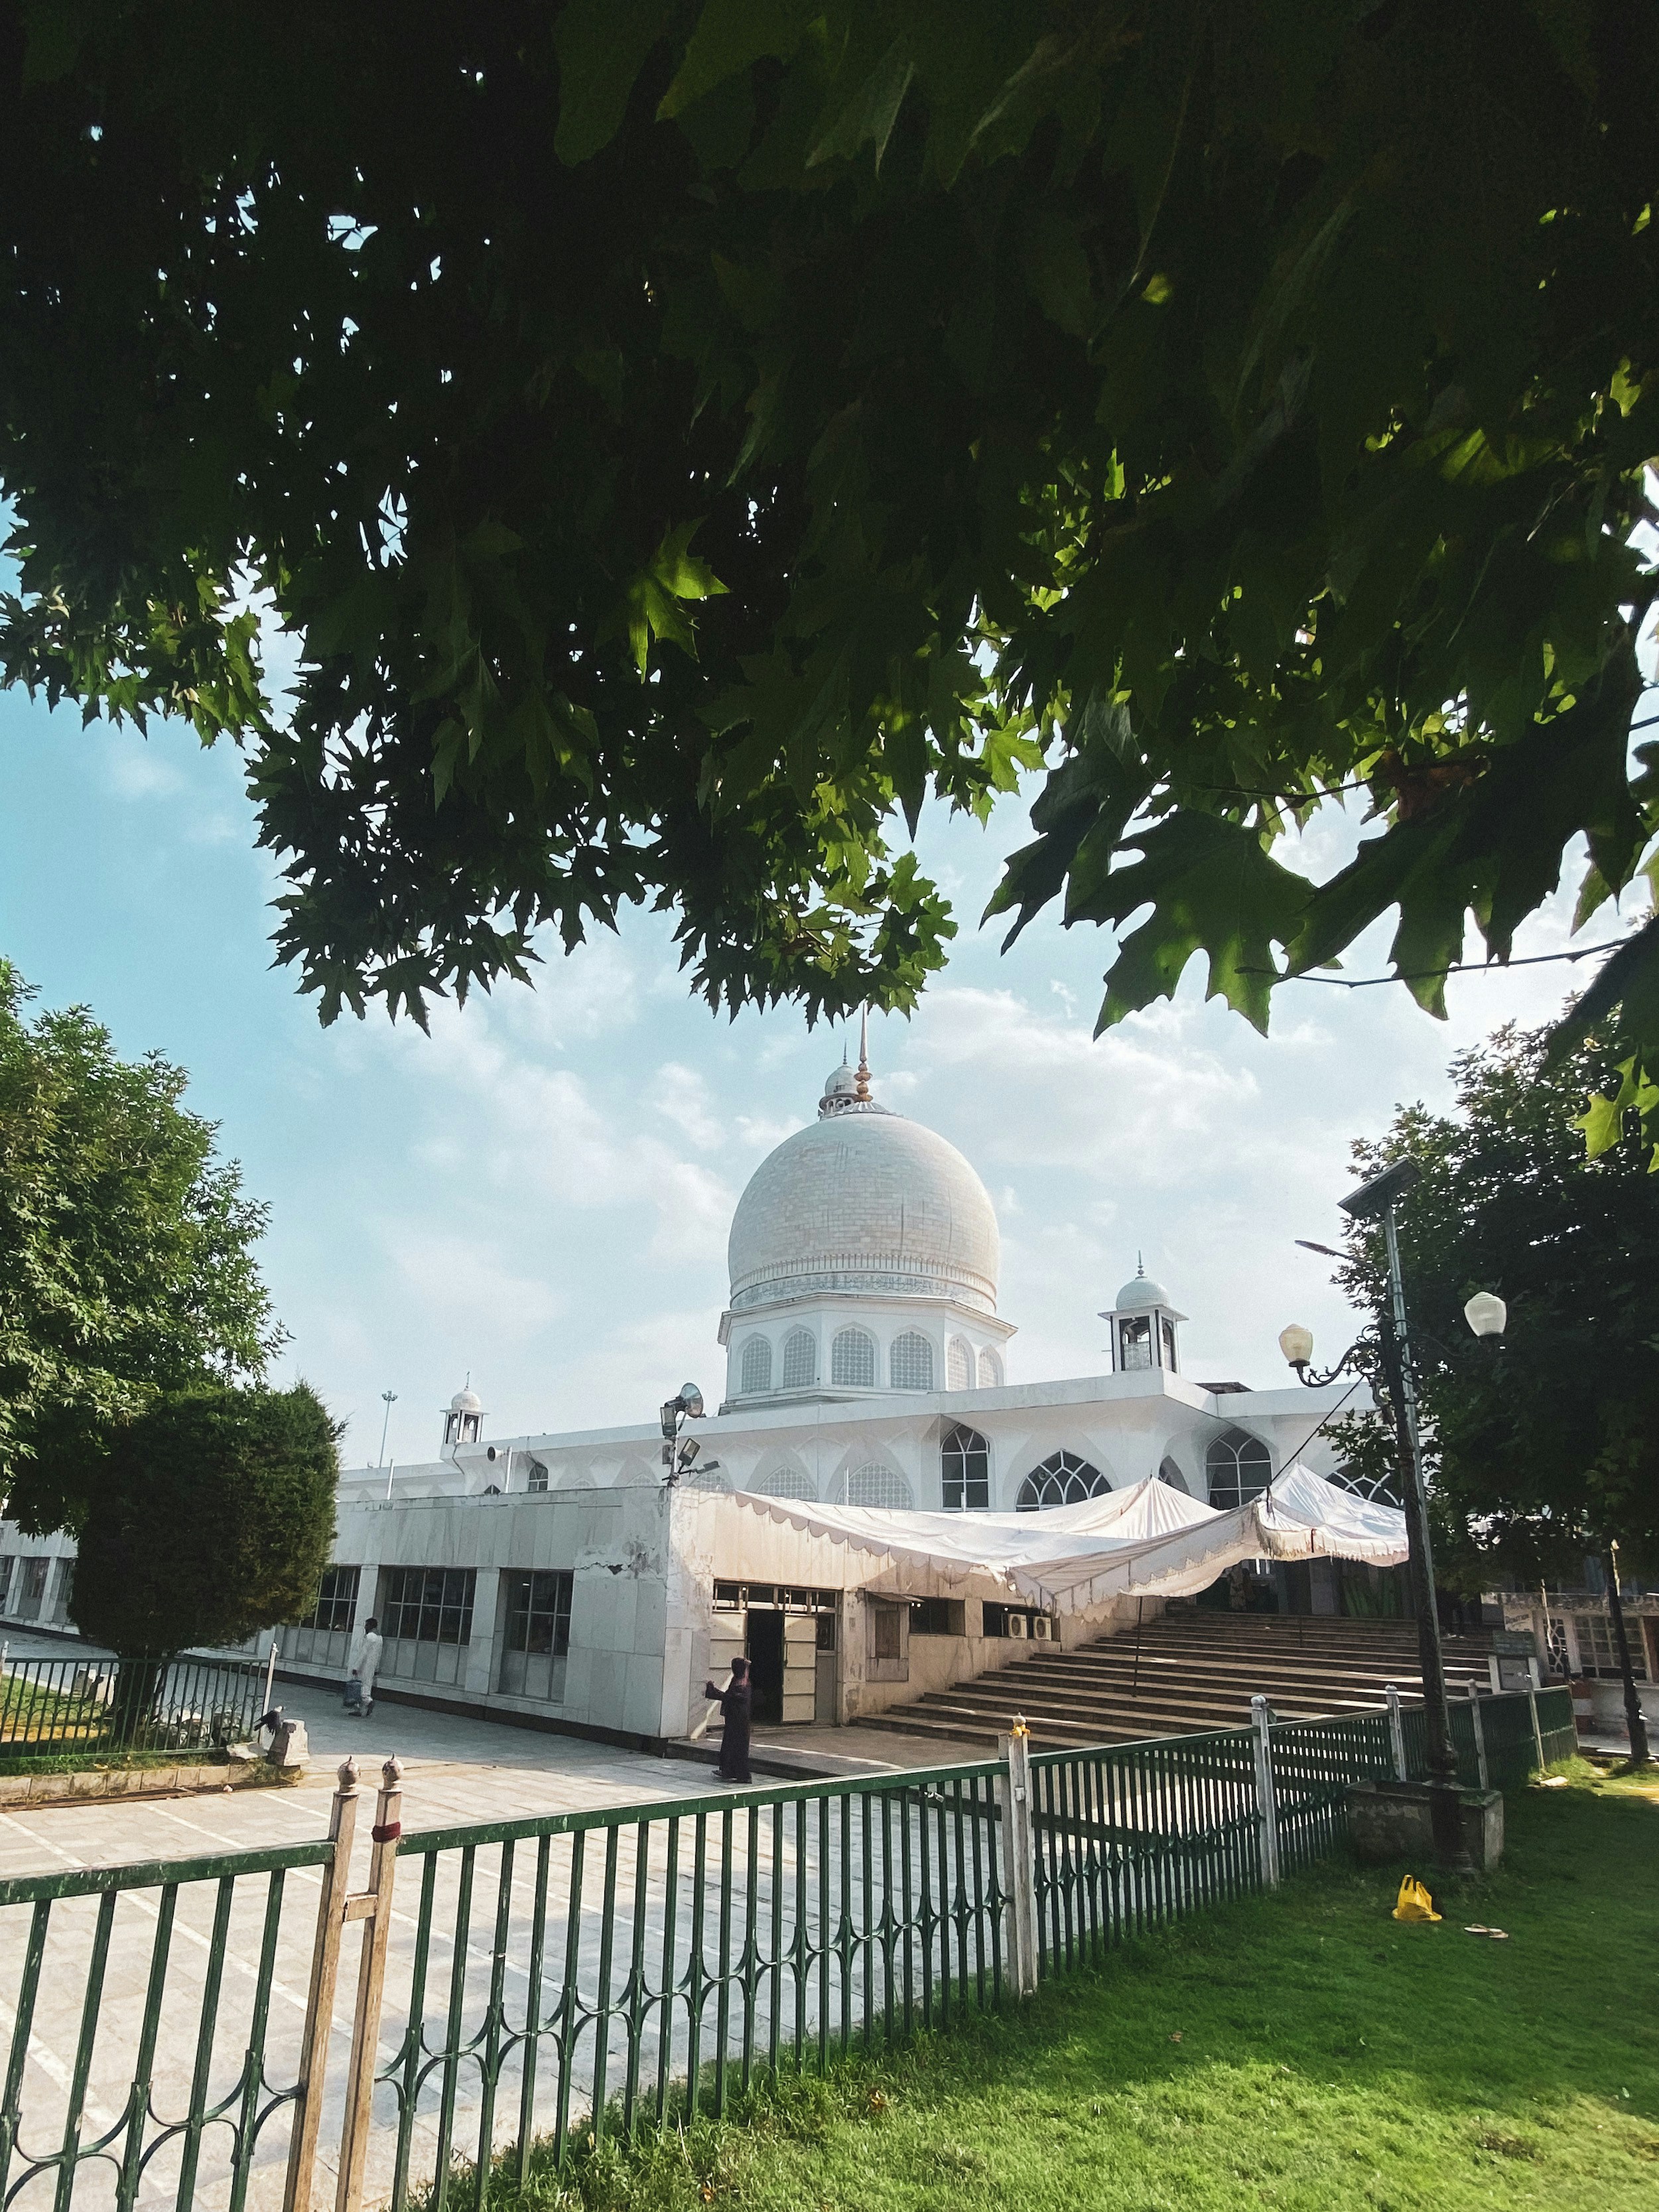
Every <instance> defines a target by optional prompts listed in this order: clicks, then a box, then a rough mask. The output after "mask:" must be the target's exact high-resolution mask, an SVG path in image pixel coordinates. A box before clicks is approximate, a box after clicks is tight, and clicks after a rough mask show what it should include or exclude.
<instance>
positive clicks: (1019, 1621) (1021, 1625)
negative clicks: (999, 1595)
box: [1008, 1613, 1025, 1643]
mask: <svg viewBox="0 0 1659 2212" xmlns="http://www.w3.org/2000/svg"><path fill="white" fill-rule="evenodd" d="M1008 1633H1009V1635H1010V1636H1012V1637H1014V1638H1017V1639H1018V1641H1019V1642H1021V1643H1024V1640H1025V1615H1024V1613H1010V1614H1009V1616H1008Z"/></svg>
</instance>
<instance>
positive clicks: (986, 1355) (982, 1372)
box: [979, 1344, 1002, 1390]
mask: <svg viewBox="0 0 1659 2212" xmlns="http://www.w3.org/2000/svg"><path fill="white" fill-rule="evenodd" d="M979 1387H980V1389H981V1390H1000V1389H1001V1388H1002V1362H1001V1361H1000V1359H999V1358H997V1355H996V1354H995V1352H993V1351H992V1349H991V1347H990V1346H989V1345H988V1344H987V1346H986V1347H985V1349H984V1351H983V1352H981V1353H980V1355H979Z"/></svg>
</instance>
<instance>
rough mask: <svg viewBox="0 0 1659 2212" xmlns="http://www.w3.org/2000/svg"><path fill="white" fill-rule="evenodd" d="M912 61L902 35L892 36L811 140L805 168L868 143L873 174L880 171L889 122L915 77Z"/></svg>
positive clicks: (890, 130) (890, 128)
mask: <svg viewBox="0 0 1659 2212" xmlns="http://www.w3.org/2000/svg"><path fill="white" fill-rule="evenodd" d="M915 74H916V69H915V63H914V62H913V61H912V60H911V58H910V55H909V50H908V47H907V46H906V44H905V41H904V40H902V39H895V40H894V41H893V43H892V45H891V46H890V47H889V48H888V49H887V52H885V53H884V55H883V56H882V58H881V59H880V61H879V62H878V63H877V64H876V66H875V68H874V69H872V70H871V72H870V74H869V76H866V78H865V79H864V81H863V82H862V83H861V84H860V86H859V87H858V88H857V90H856V91H855V92H854V94H853V95H852V97H851V98H850V99H849V100H848V101H847V102H846V104H845V105H844V106H842V108H841V109H840V110H839V111H838V112H836V118H835V120H834V121H833V122H832V123H830V124H829V125H828V127H827V128H825V129H823V131H822V132H821V135H820V136H819V137H818V138H817V142H816V143H814V145H813V148H812V150H811V153H810V154H809V155H807V157H806V166H807V167H808V168H809V169H811V168H816V167H817V165H818V164H819V163H820V162H821V161H829V160H831V159H832V158H833V157H834V156H835V155H842V156H843V157H844V158H845V159H847V160H848V161H850V160H851V159H852V157H853V155H855V154H856V153H857V152H858V150H859V149H860V146H863V145H865V144H866V143H867V144H872V145H873V146H874V148H875V149H876V174H877V175H878V176H879V175H880V174H881V163H882V156H883V155H884V154H885V153H886V151H887V142H888V140H889V139H890V137H892V135H893V125H895V124H896V122H897V121H898V112H899V110H900V108H901V107H902V106H903V105H904V95H905V94H906V93H907V92H908V90H909V89H910V87H911V85H912V84H913V83H914V82H915Z"/></svg>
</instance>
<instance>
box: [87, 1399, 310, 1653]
mask: <svg viewBox="0 0 1659 2212" xmlns="http://www.w3.org/2000/svg"><path fill="white" fill-rule="evenodd" d="M339 1433H340V1431H339V1429H338V1427H337V1425H336V1424H335V1423H334V1422H333V1421H332V1420H331V1419H330V1417H329V1415H328V1413H326V1412H325V1409H324V1407H323V1405H322V1403H321V1401H319V1399H318V1397H317V1396H316V1395H315V1393H314V1392H313V1391H312V1390H311V1389H308V1388H307V1386H306V1385H305V1384H304V1383H301V1384H299V1385H298V1386H296V1388H295V1389H292V1390H264V1389H253V1390H240V1389H228V1388H218V1389H214V1388H198V1389H193V1390H188V1391H182V1392H170V1393H168V1394H167V1395H165V1396H163V1397H161V1398H160V1399H158V1400H157V1401H155V1404H153V1405H152V1406H151V1407H149V1409H148V1411H146V1412H144V1413H140V1414H138V1415H137V1417H136V1419H132V1420H131V1421H129V1422H126V1423H125V1424H124V1425H121V1426H120V1427H119V1428H118V1429H117V1430H116V1431H114V1432H113V1434H112V1437H111V1439H110V1443H109V1448H108V1450H107V1453H106V1456H105V1457H104V1458H103V1460H102V1461H101V1462H100V1464H99V1466H98V1468H97V1469H96V1472H95V1475H94V1483H93V1488H92V1496H91V1501H90V1504H89V1507H88V1512H87V1516H86V1520H85V1523H84V1525H83V1527H82V1531H81V1540H80V1557H79V1559H78V1561H77V1563H76V1570H75V1589H74V1595H73V1596H72V1597H71V1599H70V1612H71V1613H72V1614H73V1616H74V1619H75V1622H76V1626H77V1627H79V1628H80V1629H82V1631H83V1632H85V1633H86V1634H87V1635H88V1636H89V1637H91V1638H94V1640H95V1641H97V1642H99V1643H100V1644H108V1645H109V1646H110V1648H111V1649H112V1650H114V1651H115V1652H116V1653H117V1654H118V1655H119V1656H122V1657H124V1658H125V1657H128V1656H139V1655H143V1656H149V1657H150V1658H160V1657H164V1656H170V1655H171V1654H172V1653H173V1652H175V1651H179V1650H185V1649H186V1648H187V1647H190V1646H193V1645H198V1644H206V1645H215V1644H237V1643H240V1641H241V1640H242V1638H244V1637H246V1636H251V1635H252V1633H253V1632H254V1631H255V1630H256V1629H259V1628H264V1627H268V1626H270V1624H271V1623H272V1622H274V1621H279V1620H295V1619H296V1618H297V1617H298V1616H299V1615H300V1614H301V1613H303V1612H304V1611H305V1610H306V1608H307V1607H308V1606H309V1605H310V1604H311V1603H312V1601H313V1599H314V1598H315V1596H316V1594H317V1585H318V1583H319V1580H320V1579H321V1577H322V1572H323V1569H324V1568H325V1566H326V1565H327V1564H328V1555H329V1547H330V1546H331V1544H332V1542H333V1541H334V1491H335V1485H336V1483H337V1480H338V1477H339V1455H338V1452H337V1449H336V1443H337V1437H338V1436H339Z"/></svg>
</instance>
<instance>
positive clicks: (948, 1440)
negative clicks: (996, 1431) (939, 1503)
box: [939, 1421, 991, 1513]
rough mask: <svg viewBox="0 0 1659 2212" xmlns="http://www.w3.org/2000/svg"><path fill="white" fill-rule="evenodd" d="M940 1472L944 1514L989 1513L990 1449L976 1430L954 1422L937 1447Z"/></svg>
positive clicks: (960, 1422) (962, 1423)
mask: <svg viewBox="0 0 1659 2212" xmlns="http://www.w3.org/2000/svg"><path fill="white" fill-rule="evenodd" d="M939 1473H940V1474H941V1476H942V1477H943V1480H944V1486H945V1511H946V1512H947V1513H988V1512H989V1511H990V1510H991V1447H990V1445H989V1444H987V1443H986V1441H985V1439H984V1437H982V1436H981V1434H980V1432H979V1431H978V1430H977V1429H970V1428H969V1427H968V1426H967V1425H966V1424H965V1423H964V1422H962V1421H957V1423H955V1425H953V1426H952V1427H951V1428H948V1429H946V1431H945V1435H944V1437H943V1439H942V1441H941V1443H940V1444H939Z"/></svg>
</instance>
